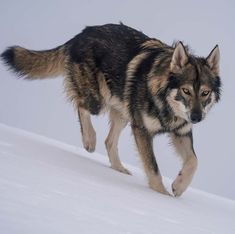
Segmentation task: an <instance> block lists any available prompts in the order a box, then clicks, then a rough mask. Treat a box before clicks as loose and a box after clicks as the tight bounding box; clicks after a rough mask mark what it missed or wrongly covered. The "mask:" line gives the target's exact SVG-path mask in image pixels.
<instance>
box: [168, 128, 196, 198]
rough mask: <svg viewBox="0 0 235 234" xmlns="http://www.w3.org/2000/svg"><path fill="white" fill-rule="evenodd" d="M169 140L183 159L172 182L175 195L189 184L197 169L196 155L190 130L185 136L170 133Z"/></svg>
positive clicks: (179, 193)
mask: <svg viewBox="0 0 235 234" xmlns="http://www.w3.org/2000/svg"><path fill="white" fill-rule="evenodd" d="M171 140H172V143H173V145H174V147H175V149H176V152H177V153H178V154H179V155H180V156H181V158H182V160H183V167H182V169H181V171H180V172H179V174H178V176H177V177H176V179H175V181H174V182H173V184H172V191H173V193H174V195H175V196H180V195H181V194H182V193H183V192H184V191H185V190H186V189H187V187H188V186H189V184H190V183H191V181H192V179H193V175H194V173H195V171H196V169H197V157H196V155H195V153H194V150H193V140H192V132H190V133H189V134H188V135H186V136H178V135H175V134H174V133H171Z"/></svg>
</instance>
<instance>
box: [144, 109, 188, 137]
mask: <svg viewBox="0 0 235 234" xmlns="http://www.w3.org/2000/svg"><path fill="white" fill-rule="evenodd" d="M142 118H143V124H144V126H145V128H146V129H147V130H148V131H149V132H150V133H152V134H157V133H161V132H176V133H177V134H179V135H185V134H187V133H188V132H190V131H191V129H192V124H191V123H187V122H185V120H184V119H182V118H174V119H173V120H172V121H170V122H168V124H164V125H163V124H162V123H161V121H160V120H159V119H158V118H156V117H152V116H149V115H148V114H146V113H144V114H143V115H142Z"/></svg>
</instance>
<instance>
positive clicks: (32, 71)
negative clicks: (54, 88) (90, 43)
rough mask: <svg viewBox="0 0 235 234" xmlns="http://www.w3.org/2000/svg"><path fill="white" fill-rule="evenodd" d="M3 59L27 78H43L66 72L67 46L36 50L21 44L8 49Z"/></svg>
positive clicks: (2, 56) (2, 55)
mask: <svg viewBox="0 0 235 234" xmlns="http://www.w3.org/2000/svg"><path fill="white" fill-rule="evenodd" d="M1 59H2V60H3V61H4V62H5V64H6V65H7V66H9V68H10V69H11V70H13V71H14V72H16V73H17V74H18V75H19V76H23V77H25V78H26V79H43V78H47V77H54V76H58V75H62V74H64V71H65V60H66V46H65V45H62V46H59V47H57V48H55V49H51V50H43V51H34V50H27V49H25V48H22V47H19V46H13V47H9V48H8V49H6V50H5V51H4V52H3V53H2V54H1Z"/></svg>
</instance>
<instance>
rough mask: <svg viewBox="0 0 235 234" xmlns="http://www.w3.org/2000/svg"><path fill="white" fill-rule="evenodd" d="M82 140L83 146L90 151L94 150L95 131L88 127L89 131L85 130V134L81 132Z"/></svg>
mask: <svg viewBox="0 0 235 234" xmlns="http://www.w3.org/2000/svg"><path fill="white" fill-rule="evenodd" d="M82 142H83V146H84V148H85V149H86V150H87V151H88V152H90V153H92V152H94V151H95V147H96V133H95V131H94V130H93V129H90V130H89V132H86V133H85V134H83V136H82Z"/></svg>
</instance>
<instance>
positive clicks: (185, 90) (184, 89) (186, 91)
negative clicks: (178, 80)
mask: <svg viewBox="0 0 235 234" xmlns="http://www.w3.org/2000/svg"><path fill="white" fill-rule="evenodd" d="M182 90H183V92H184V93H185V94H186V95H191V93H190V91H189V90H188V89H186V88H182Z"/></svg>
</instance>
